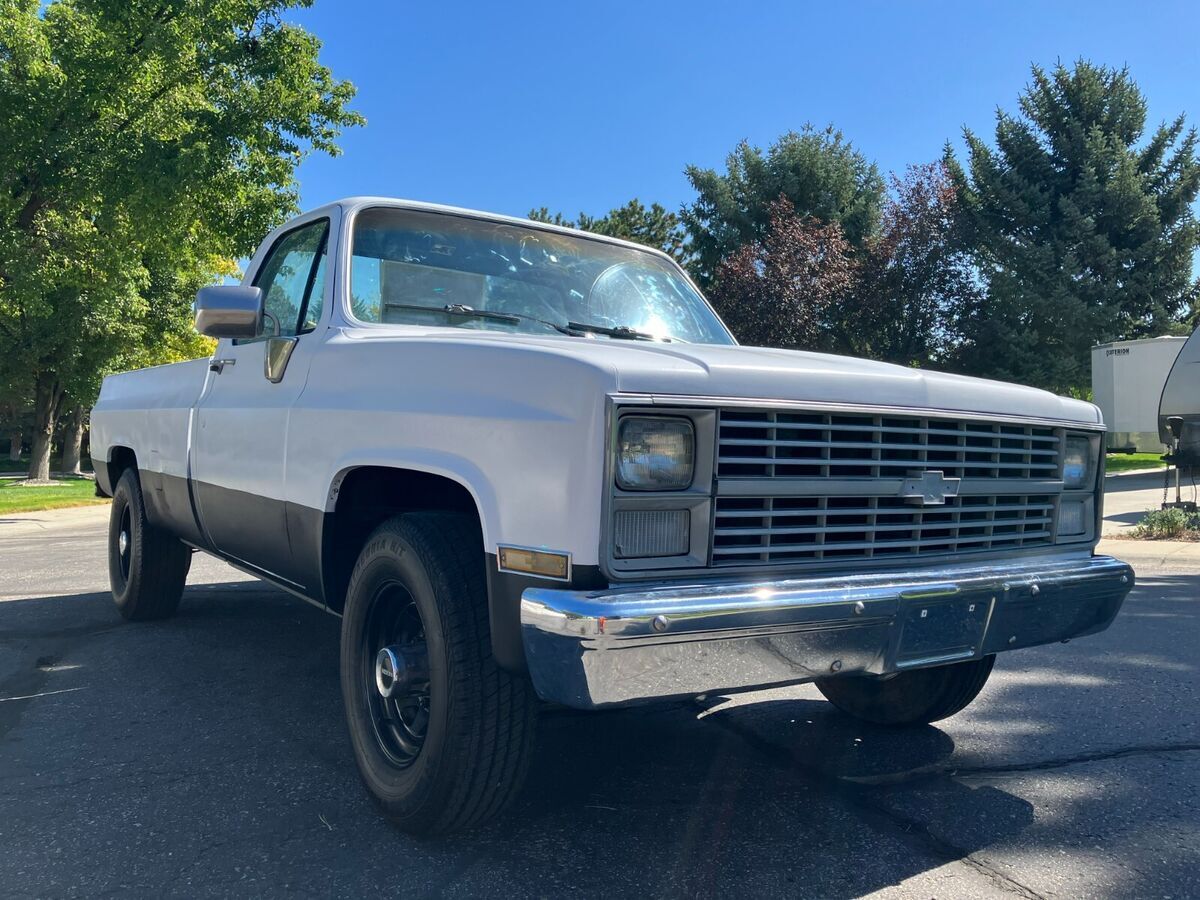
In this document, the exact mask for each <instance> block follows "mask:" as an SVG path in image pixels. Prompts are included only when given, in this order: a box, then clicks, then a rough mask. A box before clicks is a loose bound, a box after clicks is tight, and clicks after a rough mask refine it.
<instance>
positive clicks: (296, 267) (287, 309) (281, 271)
mask: <svg viewBox="0 0 1200 900" xmlns="http://www.w3.org/2000/svg"><path fill="white" fill-rule="evenodd" d="M328 238H329V220H328V219H322V220H320V221H318V222H311V223H309V224H307V225H302V226H301V227H299V228H297V229H295V230H293V231H289V232H288V233H287V234H285V235H283V236H282V237H281V238H279V240H277V241H276V242H275V246H273V247H272V248H271V252H270V253H269V254H268V255H267V259H266V261H265V262H264V263H263V264H262V267H261V268H260V269H259V270H258V275H257V276H256V277H255V279H254V284H255V285H256V286H257V287H259V288H262V292H263V297H264V298H265V300H264V303H263V311H264V315H263V319H264V322H263V334H264V336H267V337H270V336H272V335H275V334H279V335H282V336H285V337H286V336H290V335H295V334H303V333H304V332H306V331H312V330H313V328H315V327H316V325H317V322H318V321H319V320H320V318H321V308H322V300H323V299H324V296H325V269H326V266H325V256H326V250H327V246H328V243H329V241H328Z"/></svg>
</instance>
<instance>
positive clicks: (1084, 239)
mask: <svg viewBox="0 0 1200 900" xmlns="http://www.w3.org/2000/svg"><path fill="white" fill-rule="evenodd" d="M966 141H967V147H968V154H969V162H968V165H967V167H966V170H965V171H964V170H963V169H962V168H961V167H960V166H958V165H956V164H955V163H954V161H953V159H952V158H950V157H949V155H948V160H949V163H950V166H951V169H952V171H953V173H954V177H955V180H956V182H957V185H958V189H959V193H960V196H961V199H962V204H963V208H964V211H965V213H966V216H967V220H968V223H969V226H970V229H971V234H970V239H971V242H972V244H973V246H974V249H975V259H976V262H977V264H978V266H979V270H980V273H981V276H982V277H983V279H984V280H985V282H986V284H987V294H986V298H985V300H984V302H982V303H980V304H979V305H978V306H977V307H976V309H975V310H974V311H973V313H972V314H971V315H970V316H968V317H967V319H966V320H965V321H964V329H965V335H966V338H967V340H966V342H965V343H964V345H963V353H962V355H961V357H960V360H959V367H960V368H961V369H963V370H964V371H967V372H971V373H973V374H984V375H988V376H991V377H996V378H1003V379H1008V380H1013V381H1021V382H1026V383H1029V384H1035V385H1039V386H1042V387H1046V388H1051V389H1056V390H1060V391H1067V390H1072V389H1078V388H1082V387H1084V386H1085V385H1086V382H1087V380H1088V365H1089V351H1090V348H1091V346H1092V345H1093V344H1095V343H1097V342H1100V341H1106V340H1113V339H1120V338H1132V337H1138V336H1144V335H1151V334H1156V333H1161V332H1162V331H1163V330H1166V329H1167V328H1168V327H1169V326H1170V324H1171V323H1172V322H1173V321H1174V320H1175V319H1176V317H1177V316H1179V315H1180V314H1181V313H1182V312H1184V311H1185V310H1186V309H1188V308H1189V307H1190V305H1191V304H1192V303H1194V301H1195V299H1196V296H1197V285H1196V283H1195V281H1194V280H1193V278H1192V273H1191V264H1192V253H1193V251H1194V249H1195V247H1196V245H1197V240H1198V237H1200V231H1198V228H1197V222H1196V218H1195V216H1194V214H1193V212H1192V208H1191V204H1192V202H1193V201H1194V200H1195V199H1196V196H1197V191H1198V190H1200V161H1198V160H1197V158H1196V133H1195V132H1194V131H1193V130H1189V129H1186V128H1185V124H1184V119H1183V117H1182V116H1180V117H1179V118H1177V119H1175V120H1174V121H1172V122H1169V123H1166V124H1163V125H1161V126H1159V127H1158V128H1156V129H1154V130H1153V131H1152V132H1150V133H1149V135H1147V134H1146V100H1145V98H1144V97H1143V95H1142V93H1141V91H1140V90H1139V89H1138V87H1137V85H1136V84H1135V83H1134V81H1133V79H1132V78H1131V77H1130V75H1129V72H1128V71H1126V70H1124V69H1111V68H1106V67H1104V66H1097V65H1093V64H1091V63H1088V62H1083V61H1081V62H1078V63H1076V64H1075V66H1074V67H1073V68H1067V67H1066V66H1063V65H1061V64H1060V65H1058V66H1056V67H1055V68H1054V69H1053V70H1051V71H1045V70H1043V69H1041V68H1038V67H1034V69H1033V80H1032V83H1031V84H1030V85H1029V87H1028V88H1027V89H1026V90H1025V92H1024V93H1023V94H1022V95H1021V96H1020V100H1019V113H1018V114H1017V115H1010V114H1008V113H1005V112H1000V113H998V114H997V121H996V132H995V146H994V147H992V146H989V145H988V144H987V143H985V142H984V141H983V140H982V139H980V138H979V137H977V136H976V135H975V134H973V133H972V132H970V131H967V132H966Z"/></svg>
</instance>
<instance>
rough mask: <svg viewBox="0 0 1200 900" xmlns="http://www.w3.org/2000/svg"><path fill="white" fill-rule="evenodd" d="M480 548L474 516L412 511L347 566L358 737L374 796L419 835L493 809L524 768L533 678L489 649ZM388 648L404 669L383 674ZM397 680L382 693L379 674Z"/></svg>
mask: <svg viewBox="0 0 1200 900" xmlns="http://www.w3.org/2000/svg"><path fill="white" fill-rule="evenodd" d="M483 559H484V557H483V546H482V541H481V539H480V534H479V526H478V525H477V523H476V522H475V521H474V520H473V519H472V518H470V517H467V516H463V515H460V514H456V513H408V514H405V515H401V516H396V517H394V518H392V519H389V520H388V521H387V522H385V523H384V524H382V525H380V526H379V527H378V528H377V529H376V530H375V531H374V532H373V533H372V534H371V536H370V537H369V538H368V539H367V543H366V546H364V547H363V549H362V552H361V553H360V554H359V558H358V562H357V563H356V564H355V567H354V572H353V574H352V575H351V577H350V585H349V587H348V589H347V593H346V606H345V610H344V612H343V617H342V647H341V682H342V699H343V701H344V703H345V709H346V722H347V725H348V727H349V731H350V741H351V744H352V745H353V748H354V757H355V761H356V762H357V764H358V770H359V774H360V775H361V777H362V781H363V784H364V786H365V787H366V789H367V793H368V794H369V795H370V796H371V799H372V800H373V801H374V802H375V803H376V805H377V806H378V807H379V808H380V809H381V810H382V811H383V814H384V815H385V816H386V817H387V818H388V819H390V820H391V821H392V822H393V823H394V824H395V825H397V826H398V827H400V828H401V829H403V830H405V831H408V832H411V833H413V834H420V835H431V834H444V833H446V832H449V831H455V830H459V829H462V828H466V827H469V826H472V825H475V824H478V823H479V822H482V821H484V820H485V819H488V818H490V817H492V816H494V815H496V814H497V813H498V812H500V811H501V810H502V809H503V808H504V807H505V806H506V805H507V804H508V803H509V802H510V801H511V800H512V799H513V797H514V796H515V795H516V794H517V792H518V790H519V789H520V786H521V782H522V781H523V779H524V777H525V773H526V771H527V769H528V765H529V758H530V753H531V751H532V749H533V743H534V728H535V721H536V713H537V701H536V697H535V695H534V693H533V688H532V685H531V684H530V682H529V679H528V678H525V677H522V676H519V675H514V674H512V673H510V672H506V671H504V670H502V669H500V668H499V667H498V666H497V665H496V660H495V659H494V657H493V656H492V645H491V633H490V630H489V625H488V602H487V588H486V582H485V573H484V567H483ZM384 648H391V649H395V650H396V654H395V656H394V657H393V663H388V664H386V665H387V666H391V665H394V659H396V658H398V659H399V660H400V661H401V663H402V665H403V666H404V669H403V671H404V672H405V674H404V676H403V677H402V678H397V679H390V678H388V677H386V676H385V675H381V674H380V669H379V665H380V663H379V660H380V658H381V651H382V650H383V649H384ZM406 660H407V661H408V662H405V661H406ZM412 660H417V661H418V662H416V663H414V662H412ZM392 681H395V682H396V683H397V684H399V685H401V686H400V687H398V688H397V689H396V693H395V694H392V695H390V696H386V697H385V696H384V694H383V690H382V688H381V686H380V685H381V683H390V682H392Z"/></svg>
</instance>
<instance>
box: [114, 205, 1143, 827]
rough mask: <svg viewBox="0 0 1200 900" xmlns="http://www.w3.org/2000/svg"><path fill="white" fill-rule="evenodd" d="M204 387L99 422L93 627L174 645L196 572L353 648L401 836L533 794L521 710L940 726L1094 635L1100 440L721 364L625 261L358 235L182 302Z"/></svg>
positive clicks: (362, 752) (696, 299) (323, 220)
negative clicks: (202, 343) (746, 695)
mask: <svg viewBox="0 0 1200 900" xmlns="http://www.w3.org/2000/svg"><path fill="white" fill-rule="evenodd" d="M196 324H197V328H198V329H199V330H200V331H201V332H203V333H205V334H208V335H212V336H213V337H217V338H219V342H218V345H217V349H216V352H215V353H214V355H213V357H212V358H211V359H202V360H196V361H194V362H185V363H177V364H174V365H169V366H161V367H158V368H154V369H147V370H143V371H137V372H130V373H127V374H122V375H115V376H113V377H111V378H108V379H106V380H105V382H104V387H103V390H102V391H101V394H100V399H99V401H98V403H97V405H96V408H95V410H94V411H93V413H92V440H91V444H92V454H93V458H94V462H95V469H96V476H97V481H98V483H99V487H100V489H101V490H102V491H103V492H105V493H107V494H111V495H112V497H113V501H114V502H113V505H112V525H111V534H110V544H109V553H110V571H111V579H112V588H113V595H114V597H115V599H116V603H117V607H118V609H119V610H120V612H121V614H122V615H124V616H125V617H126V618H128V619H152V618H159V617H164V616H169V615H171V614H172V613H173V612H174V611H175V609H176V607H177V606H178V604H179V601H180V596H181V594H182V592H183V589H184V582H185V579H186V576H187V572H188V565H189V561H190V557H191V554H192V552H193V551H195V550H203V551H205V552H208V553H211V554H214V555H215V556H218V557H220V558H221V559H224V560H226V561H228V562H230V563H231V564H233V565H235V566H237V567H239V568H241V569H244V570H245V571H247V572H251V573H253V574H255V575H258V576H260V577H262V578H264V579H266V580H268V581H270V582H272V583H274V584H276V585H278V586H280V587H282V588H284V589H286V590H288V591H291V592H292V593H294V594H296V595H298V596H300V597H303V598H304V599H307V600H310V601H312V602H313V603H316V604H318V605H320V606H322V607H323V608H325V609H327V610H329V611H330V612H332V613H336V614H338V615H339V616H340V617H341V629H342V642H341V656H342V661H341V684H342V694H343V698H344V701H345V710H346V718H347V723H348V726H349V731H350V736H351V739H352V744H353V747H354V752H355V756H356V760H357V763H358V767H359V770H360V772H361V774H362V778H363V781H364V783H365V785H366V787H367V789H368V791H369V793H370V795H371V796H372V797H373V798H374V799H375V801H376V802H377V803H378V804H379V806H380V807H381V808H382V810H383V811H384V813H385V814H386V815H387V816H388V817H389V818H391V819H392V820H393V821H395V822H396V823H397V824H399V825H400V826H401V827H403V828H406V829H408V830H411V831H414V832H422V833H436V832H444V831H448V830H451V829H454V828H459V827H463V826H465V825H469V824H471V823H474V822H477V821H479V820H481V819H483V818H485V817H487V816H489V815H492V814H494V813H495V812H496V811H498V810H499V809H500V808H501V807H502V806H503V805H504V803H505V802H506V801H507V800H508V799H510V798H511V797H512V796H513V794H514V793H515V791H516V790H517V788H518V785H519V784H520V781H521V776H522V773H523V771H524V769H525V766H526V764H527V761H528V759H529V753H530V748H531V745H532V741H533V735H534V723H535V718H536V714H537V710H538V708H539V704H540V703H541V702H550V703H555V704H562V705H566V706H572V707H578V708H585V709H586V708H595V707H601V706H608V705H611V704H623V703H633V702H638V701H649V700H654V699H659V698H665V697H680V696H695V695H700V694H713V693H727V692H733V691H743V690H752V689H755V688H761V687H764V686H769V685H782V684H794V683H800V682H809V681H811V682H815V683H816V685H817V687H818V688H819V689H820V690H821V692H822V693H823V694H824V695H825V696H826V697H827V698H828V699H829V700H830V701H831V702H833V703H834V704H835V705H836V706H837V707H838V708H839V709H841V710H843V711H844V712H845V713H847V714H849V715H852V716H858V717H860V718H862V719H866V720H869V721H871V722H876V723H884V724H891V725H904V724H913V723H926V722H930V721H934V720H937V719H940V718H944V717H946V716H950V715H952V714H954V713H955V712H957V711H959V710H961V709H962V708H963V707H965V706H966V705H967V704H968V703H970V702H971V700H972V699H974V697H975V696H976V695H977V694H978V693H979V691H980V689H981V688H982V687H983V685H984V682H985V681H986V680H987V677H988V674H989V672H990V671H991V668H992V662H993V660H994V658H995V654H996V653H997V652H999V651H1001V650H1013V649H1017V648H1021V647H1029V646H1032V645H1037V644H1047V643H1051V642H1056V641H1065V640H1067V639H1069V638H1074V637H1079V636H1080V635H1086V634H1091V633H1094V632H1097V631H1100V630H1102V629H1104V628H1105V627H1107V626H1108V625H1109V623H1110V622H1112V620H1113V617H1114V616H1115V615H1116V614H1117V611H1118V609H1119V608H1120V606H1121V603H1122V601H1123V600H1124V598H1125V596H1126V594H1127V593H1128V592H1129V590H1130V588H1131V587H1132V584H1133V571H1132V570H1131V569H1130V567H1129V566H1128V565H1126V564H1124V563H1122V562H1120V561H1118V560H1115V559H1112V558H1109V557H1105V556H1097V555H1096V554H1095V553H1094V549H1095V544H1096V541H1097V537H1098V534H1099V524H1100V517H1101V501H1102V493H1101V491H1102V475H1103V472H1102V467H1103V456H1102V454H1101V443H1102V442H1101V437H1102V432H1103V430H1104V426H1103V423H1102V422H1101V419H1100V415H1099V412H1098V410H1097V408H1096V407H1095V406H1093V405H1092V404H1090V403H1084V402H1081V401H1078V400H1071V399H1065V398H1062V397H1057V396H1054V395H1052V394H1049V393H1045V392H1043V391H1039V390H1033V389H1031V388H1025V387H1019V386H1014V385H1010V384H1000V383H997V382H992V381H983V380H979V379H972V378H964V377H958V376H954V375H944V374H938V373H934V372H927V371H919V370H914V369H905V368H899V367H896V366H891V365H884V364H881V363H876V362H868V361H864V360H858V359H846V358H840V357H835V356H826V355H820V354H815V353H799V352H790V351H781V350H768V349H760V348H752V347H741V346H738V344H737V343H736V342H735V340H734V338H733V336H732V335H731V334H730V333H729V331H728V330H727V329H726V328H725V326H724V325H723V324H722V323H721V321H720V319H719V318H718V317H717V315H716V314H715V313H714V312H713V310H712V309H711V308H710V307H709V305H708V303H707V302H706V301H705V299H704V297H703V296H702V295H701V294H700V292H699V291H698V290H697V288H696V287H695V286H694V285H693V284H692V283H691V282H690V281H689V279H688V277H687V275H686V274H685V273H684V272H683V270H681V269H680V268H679V266H677V265H676V264H675V263H674V262H673V261H672V260H671V259H670V258H668V257H667V256H665V255H663V254H660V253H657V252H655V251H652V250H648V249H647V248H645V247H640V246H637V245H634V244H629V243H625V242H622V241H618V240H612V239H609V238H606V237H599V236H596V235H590V234H585V233H581V232H576V231H571V230H566V229H562V228H556V227H553V226H550V225H544V224H540V223H533V222H528V221H524V220H519V219H510V218H505V217H502V216H495V215H488V214H484V213H477V212H471V211H467V210H461V209H452V208H447V207H440V206H432V205H427V204H420V203H411V202H402V201H397V200H389V199H378V198H355V199H350V200H345V201H341V202H338V203H333V204H330V205H328V206H324V207H322V208H320V209H317V210H314V211H312V212H310V213H307V214H305V215H303V216H300V217H299V218H297V219H295V220H294V221H292V222H290V223H288V224H287V225H286V226H284V227H283V228H280V229H279V230H278V231H276V232H274V233H273V234H271V235H270V236H269V237H268V238H267V239H266V241H265V242H264V243H263V245H262V247H261V248H260V249H259V251H258V253H257V254H256V255H255V257H254V259H253V260H252V261H251V263H250V266H249V269H248V271H247V275H246V279H245V281H244V283H243V284H242V285H240V286H234V285H230V286H218V287H210V288H205V289H204V290H202V291H201V292H200V294H199V295H198V297H197V301H196Z"/></svg>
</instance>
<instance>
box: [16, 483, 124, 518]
mask: <svg viewBox="0 0 1200 900" xmlns="http://www.w3.org/2000/svg"><path fill="white" fill-rule="evenodd" d="M107 502H108V500H106V499H102V498H100V497H97V496H96V482H94V481H92V480H91V479H90V478H70V479H63V480H61V481H57V482H55V483H54V484H51V485H47V486H46V487H25V486H24V485H20V484H17V483H15V481H14V480H11V479H7V478H5V479H0V515H3V514H5V513H15V512H38V511H40V510H43V509H60V508H62V507H64V506H91V505H92V504H95V503H107Z"/></svg>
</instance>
